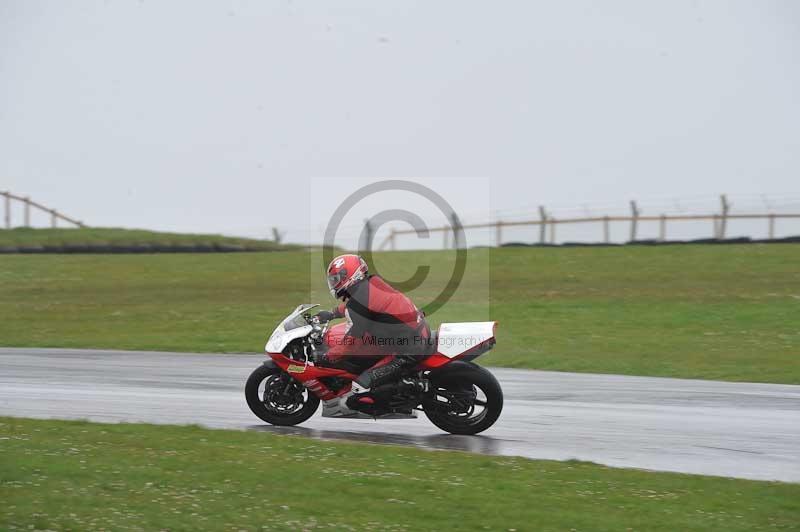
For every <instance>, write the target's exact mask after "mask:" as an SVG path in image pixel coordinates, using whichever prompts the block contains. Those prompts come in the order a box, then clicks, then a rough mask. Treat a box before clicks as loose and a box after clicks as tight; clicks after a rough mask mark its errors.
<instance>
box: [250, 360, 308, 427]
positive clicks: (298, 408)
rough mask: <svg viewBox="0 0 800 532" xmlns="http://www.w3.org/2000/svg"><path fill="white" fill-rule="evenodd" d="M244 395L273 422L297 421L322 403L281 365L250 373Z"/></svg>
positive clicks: (276, 423) (294, 422) (251, 408)
mask: <svg viewBox="0 0 800 532" xmlns="http://www.w3.org/2000/svg"><path fill="white" fill-rule="evenodd" d="M244 396H245V399H247V405H248V406H249V407H250V410H252V411H253V413H254V414H255V415H256V416H258V417H259V418H261V419H262V420H264V421H266V422H267V423H270V424H271V425H297V424H299V423H302V422H303V421H305V420H307V419H308V418H310V417H311V416H313V415H314V412H316V411H317V408H318V407H319V397H317V396H316V395H314V394H313V393H311V392H310V391H309V390H308V389H306V387H305V386H303V385H302V384H300V383H299V382H297V381H296V380H294V379H293V378H291V377H290V376H289V375H287V374H286V373H284V372H283V371H281V370H280V368H276V367H270V366H266V365H264V366H260V367H258V368H256V370H255V371H253V373H251V374H250V377H249V378H248V379H247V383H246V384H245V386H244Z"/></svg>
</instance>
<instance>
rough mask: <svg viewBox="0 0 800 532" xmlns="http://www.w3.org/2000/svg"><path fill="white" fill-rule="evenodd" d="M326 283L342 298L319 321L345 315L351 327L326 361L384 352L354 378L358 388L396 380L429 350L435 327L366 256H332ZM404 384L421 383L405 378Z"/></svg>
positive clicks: (320, 316) (376, 385)
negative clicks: (371, 270)
mask: <svg viewBox="0 0 800 532" xmlns="http://www.w3.org/2000/svg"><path fill="white" fill-rule="evenodd" d="M328 288H329V289H330V291H331V295H333V297H335V298H336V299H340V300H342V303H340V304H339V305H338V306H337V307H336V308H334V309H333V310H332V311H322V312H320V313H319V314H317V317H318V318H319V320H320V321H321V322H328V321H330V320H332V319H335V318H346V319H347V323H348V328H347V332H346V333H345V335H344V338H343V339H342V340H341V341H339V342H337V343H336V344H335V345H333V346H331V347H330V349H329V350H328V352H327V353H326V355H325V356H324V358H323V360H322V362H323V363H332V364H335V363H336V362H338V361H340V360H342V359H343V358H345V357H350V356H355V355H373V356H376V355H377V356H380V355H383V357H382V358H381V359H380V360H379V361H378V362H377V363H375V364H374V365H372V366H371V367H370V368H369V369H367V370H366V371H364V372H363V373H361V375H359V377H358V379H356V381H355V383H356V384H358V385H359V386H360V387H361V388H363V390H359V392H366V391H368V390H369V389H372V390H374V389H375V388H376V387H378V386H381V385H385V384H389V383H393V382H395V381H397V380H398V379H399V377H401V376H402V373H403V370H405V369H407V368H409V367H412V366H414V365H415V364H416V362H418V360H417V357H418V356H421V355H424V354H426V352H427V348H428V343H429V339H430V336H431V331H430V327H428V323H427V322H426V321H425V315H424V313H423V312H422V311H420V310H419V309H417V307H416V306H414V303H412V302H411V300H410V299H409V298H408V297H407V296H406V295H404V294H403V293H401V292H398V291H397V290H395V289H394V288H392V287H391V286H389V284H388V283H386V281H384V280H383V279H381V278H380V277H379V276H377V275H371V274H370V273H369V268H368V266H367V263H366V261H364V259H363V258H361V257H360V256H358V255H340V256H338V257H336V258H335V259H333V260H332V261H331V263H330V265H329V266H328ZM401 384H404V385H407V386H411V387H416V386H419V385H417V383H415V382H414V381H412V380H407V379H404V380H403V381H401ZM420 387H421V386H420Z"/></svg>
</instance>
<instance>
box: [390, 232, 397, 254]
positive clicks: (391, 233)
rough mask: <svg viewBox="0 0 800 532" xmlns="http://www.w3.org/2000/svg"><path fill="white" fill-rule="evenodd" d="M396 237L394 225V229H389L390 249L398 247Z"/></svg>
mask: <svg viewBox="0 0 800 532" xmlns="http://www.w3.org/2000/svg"><path fill="white" fill-rule="evenodd" d="M394 239H395V229H394V227H392V230H391V231H389V249H391V250H392V251H395V250H396V249H397V248H396V247H395V242H394Z"/></svg>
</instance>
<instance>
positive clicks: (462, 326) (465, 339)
mask: <svg viewBox="0 0 800 532" xmlns="http://www.w3.org/2000/svg"><path fill="white" fill-rule="evenodd" d="M496 328H497V322H496V321H476V322H464V323H442V324H441V325H440V326H439V330H438V332H437V334H436V352H435V353H434V354H432V355H431V356H429V357H428V358H426V359H425V360H423V361H422V362H421V363H420V368H421V369H432V368H438V367H440V366H443V365H445V364H447V363H448V362H450V361H452V360H455V359H458V360H472V359H474V358H477V357H479V356H480V355H482V354H483V353H485V352H486V351H488V350H489V349H491V348H492V347H493V346H494V344H495V342H496V341H495V329H496Z"/></svg>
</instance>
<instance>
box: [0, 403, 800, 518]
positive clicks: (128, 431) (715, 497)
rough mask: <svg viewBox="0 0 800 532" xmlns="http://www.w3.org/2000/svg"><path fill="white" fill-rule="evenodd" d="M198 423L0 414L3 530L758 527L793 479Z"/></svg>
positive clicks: (786, 500)
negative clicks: (739, 477) (312, 436)
mask: <svg viewBox="0 0 800 532" xmlns="http://www.w3.org/2000/svg"><path fill="white" fill-rule="evenodd" d="M388 450H389V451H390V452H387V447H385V446H377V445H365V444H356V443H331V442H323V441H315V440H307V439H304V438H299V437H290V436H278V435H271V434H263V433H248V432H233V431H221V430H207V429H201V428H197V427H170V426H153V425H128V424H123V425H104V424H93V423H86V422H74V421H39V420H27V419H17V418H0V500H2V501H3V503H2V505H0V528H3V529H6V530H14V529H23V528H24V529H28V528H36V529H73V530H87V529H94V530H99V529H107V530H126V529H145V530H156V529H162V530H163V529H167V530H198V529H207V530H261V529H264V528H267V529H286V530H309V529H316V528H335V529H350V530H353V529H356V530H363V529H370V530H433V529H436V530H449V529H458V530H487V529H489V530H630V529H633V530H668V531H672V530H709V529H713V530H728V531H733V530H757V529H762V528H763V529H773V530H774V529H793V528H797V527H798V523H800V485H796V484H782V483H775V482H755V481H746V480H733V479H724V478H717V477H702V476H692V475H679V474H673V473H653V472H646V471H636V470H620V469H611V468H607V467H603V466H599V465H595V464H589V463H582V462H567V463H562V462H549V461H533V460H526V459H522V458H504V457H486V456H479V455H469V454H465V453H457V452H444V451H434V452H431V451H422V450H415V449H405V448H399V447H392V448H391V449H388Z"/></svg>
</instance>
